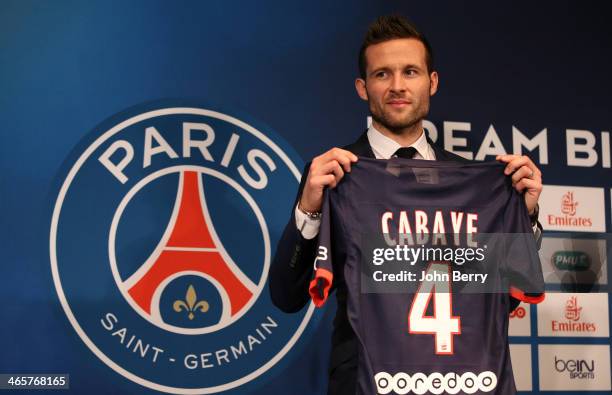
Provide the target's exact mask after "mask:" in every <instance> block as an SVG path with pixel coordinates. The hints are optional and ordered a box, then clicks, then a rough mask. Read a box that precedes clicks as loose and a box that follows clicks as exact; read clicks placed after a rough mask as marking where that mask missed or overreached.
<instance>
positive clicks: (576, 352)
mask: <svg viewBox="0 0 612 395" xmlns="http://www.w3.org/2000/svg"><path fill="white" fill-rule="evenodd" d="M538 350H539V372H540V389H541V390H544V391H569V390H576V391H610V390H611V389H612V388H611V386H610V346H609V345H582V344H581V345H578V344H576V345H567V344H555V345H548V344H541V345H539V346H538Z"/></svg>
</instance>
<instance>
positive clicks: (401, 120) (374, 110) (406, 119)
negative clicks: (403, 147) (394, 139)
mask: <svg viewBox="0 0 612 395" xmlns="http://www.w3.org/2000/svg"><path fill="white" fill-rule="evenodd" d="M369 107H370V115H372V119H374V120H375V121H376V122H377V123H378V124H380V125H382V126H384V127H385V128H386V129H387V130H389V131H390V132H391V133H393V134H398V135H399V134H403V133H404V132H405V130H406V129H411V128H414V127H415V126H416V125H418V124H419V123H420V122H421V121H422V120H423V119H424V118H425V116H427V114H428V113H429V103H428V102H427V101H425V102H420V103H419V104H418V105H417V106H416V107H415V108H414V109H413V110H412V111H408V112H407V113H405V114H394V113H393V112H392V111H388V110H385V109H384V107H382V106H377V105H375V104H374V103H372V102H370V103H369Z"/></svg>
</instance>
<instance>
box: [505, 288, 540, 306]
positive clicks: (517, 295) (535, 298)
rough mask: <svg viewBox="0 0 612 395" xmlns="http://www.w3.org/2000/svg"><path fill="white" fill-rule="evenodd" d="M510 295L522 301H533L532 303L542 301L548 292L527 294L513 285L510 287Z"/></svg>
mask: <svg viewBox="0 0 612 395" xmlns="http://www.w3.org/2000/svg"><path fill="white" fill-rule="evenodd" d="M510 296H512V297H513V298H516V299H518V300H520V301H521V302H525V303H531V304H538V303H540V302H541V301H543V300H544V297H545V296H546V294H545V293H541V294H539V295H538V296H530V295H525V293H524V292H523V291H521V290H520V289H518V288H516V287H512V286H511V287H510Z"/></svg>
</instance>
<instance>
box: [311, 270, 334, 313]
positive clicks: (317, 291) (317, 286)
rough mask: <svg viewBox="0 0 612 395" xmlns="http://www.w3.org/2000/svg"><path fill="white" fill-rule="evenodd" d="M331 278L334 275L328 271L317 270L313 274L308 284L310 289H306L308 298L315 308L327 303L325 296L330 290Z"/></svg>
mask: <svg viewBox="0 0 612 395" xmlns="http://www.w3.org/2000/svg"><path fill="white" fill-rule="evenodd" d="M333 278H334V274H333V273H332V272H330V271H329V270H325V269H321V268H319V269H317V271H316V272H315V276H314V278H313V279H312V281H311V282H310V287H309V288H308V292H309V293H310V298H311V299H312V301H313V303H314V305H315V306H317V307H321V306H323V305H324V304H325V302H326V301H327V296H328V295H329V289H330V288H331V285H332V281H333Z"/></svg>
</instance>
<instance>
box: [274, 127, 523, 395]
mask: <svg viewBox="0 0 612 395" xmlns="http://www.w3.org/2000/svg"><path fill="white" fill-rule="evenodd" d="M427 141H428V142H429V144H430V145H431V146H432V148H433V150H434V152H435V154H436V160H438V161H459V162H468V160H467V159H465V158H462V157H460V156H458V155H455V154H453V153H451V152H448V151H445V150H443V149H442V148H440V147H438V146H437V145H435V144H434V143H433V142H432V141H431V140H430V139H429V136H428V137H427ZM344 149H346V150H348V151H351V152H352V153H354V154H355V155H357V156H363V157H368V158H374V153H373V152H372V147H371V146H370V143H369V140H368V137H367V134H366V133H363V134H362V135H361V136H360V137H359V139H358V140H357V141H356V142H354V143H353V144H350V145H348V146H346V147H344ZM309 167H310V163H308V164H307V165H306V168H305V169H304V172H303V174H302V180H301V182H300V187H299V191H298V194H297V197H296V200H295V203H294V205H293V206H292V211H291V215H290V219H289V223H288V224H287V226H286V227H285V230H284V232H283V235H282V236H281V239H280V241H279V243H278V247H277V249H276V254H275V256H274V260H273V261H272V266H271V268H270V293H271V296H272V302H273V303H274V305H276V306H277V307H278V308H279V309H281V310H282V311H284V312H287V313H293V312H297V311H299V310H301V309H302V308H303V307H304V306H305V305H306V303H308V302H309V301H310V296H309V293H308V285H309V283H310V280H311V279H312V276H313V265H312V264H313V262H314V259H315V255H316V248H317V238H316V237H315V238H314V239H312V240H306V239H304V238H303V237H302V234H301V233H300V231H299V230H298V229H297V226H296V224H295V217H294V210H295V206H296V205H297V202H298V200H299V198H300V196H301V195H302V190H303V188H304V183H305V181H306V178H307V176H308V170H309ZM335 288H336V299H337V301H338V309H337V312H336V317H335V319H334V331H333V334H332V351H331V358H330V366H329V386H328V394H329V395H338V394H343V395H344V394H346V395H349V394H350V395H354V394H355V391H356V384H357V358H358V355H357V340H356V337H355V333H354V332H353V329H352V327H351V326H350V324H349V321H348V317H347V314H346V298H347V290H346V286H345V284H344V283H340V284H335ZM511 302H512V303H511V306H512V309H514V308H516V306H518V304H519V301H518V300H516V299H512V300H511Z"/></svg>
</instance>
